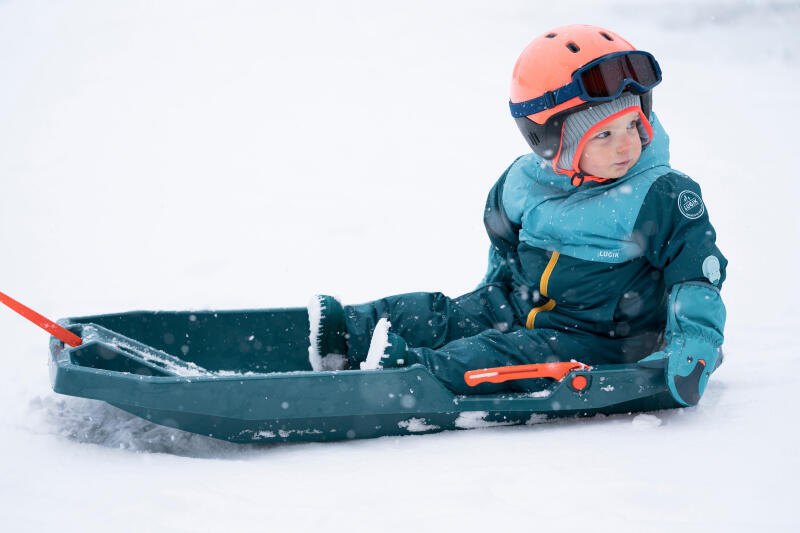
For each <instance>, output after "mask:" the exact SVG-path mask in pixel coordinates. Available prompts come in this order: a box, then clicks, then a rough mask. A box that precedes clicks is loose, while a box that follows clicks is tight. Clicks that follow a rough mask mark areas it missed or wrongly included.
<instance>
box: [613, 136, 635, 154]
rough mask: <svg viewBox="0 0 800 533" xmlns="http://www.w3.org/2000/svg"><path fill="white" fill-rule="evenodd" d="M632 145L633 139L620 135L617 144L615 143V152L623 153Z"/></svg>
mask: <svg viewBox="0 0 800 533" xmlns="http://www.w3.org/2000/svg"><path fill="white" fill-rule="evenodd" d="M632 145H633V139H631V137H630V135H622V136H620V138H619V142H618V143H617V152H624V151H625V150H629V149H630V147H631V146H632Z"/></svg>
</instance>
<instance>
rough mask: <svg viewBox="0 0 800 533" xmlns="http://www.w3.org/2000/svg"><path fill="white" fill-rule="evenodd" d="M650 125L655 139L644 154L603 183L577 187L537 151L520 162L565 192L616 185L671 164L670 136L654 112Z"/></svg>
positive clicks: (538, 176)
mask: <svg viewBox="0 0 800 533" xmlns="http://www.w3.org/2000/svg"><path fill="white" fill-rule="evenodd" d="M650 125H651V126H652V127H653V139H652V140H651V141H650V142H649V143H648V144H647V145H645V146H643V147H642V155H640V156H639V160H638V161H637V162H636V164H635V165H633V166H632V167H631V168H630V169H629V170H628V172H627V173H626V174H625V175H624V176H622V177H620V178H617V179H615V180H611V181H607V182H602V183H598V182H587V183H584V184H582V185H580V186H578V187H575V186H574V185H572V183H570V179H569V177H567V176H565V175H564V174H556V173H555V172H554V171H553V165H552V162H551V161H549V160H544V159H542V158H541V157H540V156H538V155H537V154H535V153H530V154H528V155H526V156H523V157H522V161H520V163H523V165H524V166H526V167H529V168H535V169H536V170H537V171H538V172H534V176H535V178H534V179H535V181H537V182H538V183H542V184H546V185H547V187H548V188H549V189H552V188H556V189H559V190H561V191H563V192H566V193H570V192H577V191H584V190H586V189H590V188H599V187H603V188H608V187H614V186H616V185H618V184H620V183H623V182H625V181H628V180H629V179H631V178H633V177H635V176H636V175H638V174H641V173H642V172H644V171H646V170H649V169H651V168H654V167H658V166H667V167H668V166H669V136H668V135H667V132H666V131H665V130H664V127H663V126H662V125H661V121H659V120H658V117H657V116H656V114H655V113H654V112H651V113H650Z"/></svg>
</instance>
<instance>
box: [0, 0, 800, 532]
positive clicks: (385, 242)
mask: <svg viewBox="0 0 800 533" xmlns="http://www.w3.org/2000/svg"><path fill="white" fill-rule="evenodd" d="M573 22H585V23H594V24H598V25H602V26H607V27H609V28H611V29H613V30H615V31H617V32H619V33H621V34H622V35H624V36H625V37H626V38H627V39H629V40H630V41H631V42H633V43H634V44H635V45H636V46H638V47H640V48H644V49H647V50H650V51H652V52H654V53H655V54H656V56H657V57H658V59H659V61H660V63H661V65H662V67H663V70H664V72H665V79H664V83H662V85H661V86H659V87H658V88H657V89H656V91H655V97H654V105H655V109H656V110H657V112H658V113H659V117H660V118H661V120H662V122H663V123H664V125H665V127H666V128H667V130H668V132H669V133H670V134H671V139H672V161H673V166H675V167H676V168H678V169H679V170H682V171H684V172H686V173H688V174H690V175H691V176H693V177H694V178H695V179H697V180H698V181H699V182H700V183H701V185H702V187H703V191H704V195H705V199H706V203H707V205H708V208H709V211H710V213H711V217H712V221H713V222H714V224H715V226H716V228H717V231H718V234H719V240H718V242H719V245H720V247H721V248H722V250H723V251H724V253H725V254H726V255H727V257H728V259H729V260H730V266H729V270H728V281H727V283H726V285H725V288H724V291H723V295H724V298H725V301H726V304H727V307H728V316H729V318H728V326H727V342H726V363H725V365H724V366H723V367H722V368H721V369H720V370H719V371H718V373H717V374H715V376H714V378H713V380H712V381H711V383H710V385H709V388H708V390H707V392H706V395H705V397H704V398H703V400H702V402H701V404H700V405H699V406H698V407H695V408H690V409H685V410H680V411H672V412H658V413H654V414H640V415H633V416H615V417H610V418H608V417H596V418H594V419H590V420H573V421H564V422H557V423H549V424H542V425H536V426H524V427H501V428H493V429H483V430H474V431H459V432H451V433H441V434H435V435H426V436H409V437H402V438H382V439H377V440H370V441H350V442H341V443H334V444H299V445H277V446H265V445H258V446H257V445H252V446H251V445H234V444H228V443H224V442H220V441H215V440H212V439H208V438H203V437H199V436H195V435H190V434H186V433H182V432H179V431H175V430H169V429H165V428H161V427H157V426H153V425H151V424H148V423H146V422H144V421H142V420H140V419H137V418H135V417H132V416H130V415H127V414H125V413H123V412H120V411H118V410H116V409H114V408H111V407H109V406H107V405H105V404H102V403H99V402H94V401H89V400H82V399H77V398H71V397H63V396H58V395H55V394H54V393H52V391H51V390H50V385H49V380H48V372H47V366H46V359H47V337H46V335H45V334H44V333H43V332H41V331H40V330H38V329H37V328H35V327H34V326H32V325H30V324H28V323H26V322H24V321H23V320H22V319H20V318H19V317H17V316H16V315H14V314H13V313H11V312H10V311H7V310H3V309H0V339H2V342H3V349H2V350H1V351H0V353H2V361H3V377H4V379H3V385H2V386H1V387H0V405H2V409H0V515H1V516H2V520H3V526H2V527H3V529H4V530H5V531H42V530H45V529H53V530H58V531H137V532H140V531H159V530H163V531H227V530H231V531H233V530H244V529H248V530H254V531H271V530H278V531H280V530H287V529H288V530H291V531H305V530H309V529H310V528H312V527H314V528H316V529H317V530H324V531H361V530H374V531H378V530H381V531H383V530H389V531H406V530H409V531H450V530H456V529H458V530H461V531H486V530H489V529H490V528H492V529H494V530H497V531H502V530H518V531H519V530H522V531H577V530H590V531H637V532H638V531H752V530H756V529H758V530H762V529H766V530H771V531H790V530H797V528H798V527H799V526H800V518H798V515H797V514H796V511H795V507H794V506H795V499H796V494H797V491H796V484H797V479H798V477H799V476H800V460H799V459H798V457H799V454H798V451H797V450H798V447H800V438H799V437H800V430H798V429H797V425H798V415H797V410H796V408H795V404H796V397H797V395H796V391H795V389H794V387H795V386H797V383H798V379H797V376H798V375H800V355H798V350H797V348H798V342H797V340H796V339H797V334H798V327H797V324H798V323H799V322H798V319H800V312H798V309H797V305H796V303H797V300H798V298H800V290H799V289H800V287H799V286H798V281H797V274H796V271H797V262H798V259H800V252H798V251H797V249H796V247H797V245H798V243H800V238H799V237H800V216H798V210H797V202H798V198H800V186H799V185H798V179H797V177H796V176H795V174H796V171H795V168H794V167H795V164H794V161H795V158H796V157H797V155H796V154H797V153H798V151H797V147H796V144H797V139H796V135H795V134H796V129H797V128H796V123H797V121H798V118H800V116H799V115H798V112H797V97H796V94H797V87H798V86H799V85H800V76H798V73H799V72H800V5H798V2H796V1H748V2H744V1H737V2H721V1H712V0H702V1H697V0H693V1H689V0H686V1H681V2H665V1H661V2H659V1H656V2H641V1H639V2H630V1H618V2H612V1H598V0H585V1H577V2H544V1H541V2H540V1H537V2H533V1H522V0H517V1H508V2H476V1H463V0H460V1H448V2H427V1H406V2H391V3H390V2H370V1H368V0H347V1H341V2H324V1H322V0H320V1H311V0H306V1H297V2H257V1H252V2H249V1H233V2H227V1H222V0H219V1H216V2H211V1H188V0H186V1H180V2H179V1H171V2H149V1H148V2H146V1H129V2H127V1H126V2H107V1H100V0H97V1H87V0H74V1H69V2H67V1H34V0H32V1H23V0H6V1H0V187H2V188H1V189H0V246H2V253H3V258H2V261H0V290H2V291H4V292H6V293H8V294H10V295H11V296H14V297H17V298H19V299H21V300H22V301H24V302H26V303H28V304H29V305H31V306H32V307H34V308H36V309H37V310H40V311H41V312H43V313H45V314H47V315H49V316H53V317H63V316H75V315H83V314H94V313H103V312H117V311H124V310H131V309H185V308H195V309H207V308H213V309H225V308H255V307H280V306H299V305H304V304H305V302H306V301H307V299H308V296H309V295H310V294H312V293H314V292H318V291H324V292H329V293H333V294H337V295H339V296H340V297H341V298H342V299H343V300H344V301H345V302H357V301H363V300H367V299H372V298H375V297H378V296H381V295H385V294H391V293H398V292H404V291H410V290H442V291H444V292H446V293H448V294H450V295H457V294H461V293H463V292H466V291H468V290H470V288H472V287H473V286H474V285H475V284H476V283H477V281H478V280H479V279H480V277H481V276H482V274H483V271H484V267H485V264H484V263H485V257H486V249H487V245H488V241H487V239H486V237H485V235H484V230H483V226H482V221H481V217H482V210H483V202H484V200H485V196H486V193H487V191H488V189H489V188H490V186H491V185H492V184H493V183H494V181H495V179H496V178H497V177H498V176H499V174H500V173H501V172H502V171H503V169H504V168H505V167H506V165H507V164H508V163H510V162H511V161H512V160H513V158H514V157H516V156H517V155H519V154H521V153H523V152H525V151H526V145H525V144H524V141H523V139H522V137H521V136H520V135H519V133H518V131H517V129H516V127H515V126H514V123H513V121H512V120H511V118H510V117H509V116H508V108H507V105H506V101H507V86H508V81H509V77H510V72H511V68H512V66H513V63H514V61H515V59H516V57H517V55H518V53H519V52H520V51H521V50H522V48H523V47H524V46H525V44H527V42H528V41H529V40H530V39H531V38H533V37H534V36H536V35H538V34H539V33H541V32H543V31H545V30H547V29H549V28H550V27H553V26H557V25H561V24H567V23H573Z"/></svg>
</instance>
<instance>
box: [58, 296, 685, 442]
mask: <svg viewBox="0 0 800 533" xmlns="http://www.w3.org/2000/svg"><path fill="white" fill-rule="evenodd" d="M60 323H61V324H62V325H64V326H65V327H66V328H68V329H70V330H71V331H73V332H75V333H77V334H78V335H80V336H81V337H82V339H83V344H82V345H80V346H78V347H76V348H71V347H69V346H66V345H64V344H63V343H62V342H61V341H58V340H57V339H55V338H51V343H50V355H51V357H50V369H51V372H50V374H51V381H52V386H53V390H54V391H55V392H58V393H61V394H69V395H72V396H80V397H84V398H94V399H97V400H103V401H105V402H108V403H109V404H111V405H114V406H116V407H118V408H120V409H124V410H125V411H128V412H130V413H133V414H135V415H137V416H140V417H142V418H144V419H147V420H149V421H151V422H154V423H157V424H162V425H164V426H169V427H173V428H178V429H181V430H184V431H190V432H193V433H199V434H202V435H208V436H210V437H214V438H218V439H223V440H227V441H233V442H256V441H260V442H269V441H327V440H341V439H352V438H369V437H379V436H384V435H408V434H419V433H426V432H435V431H442V430H448V429H466V428H475V427H485V426H491V425H501V424H524V423H533V422H536V421H538V420H541V419H544V418H545V417H547V418H552V417H563V416H575V415H591V414H595V413H605V414H612V413H625V412H632V411H646V410H654V409H663V408H669V407H676V406H677V404H676V403H675V402H674V401H673V400H672V398H671V396H670V394H669V392H668V390H667V386H666V384H665V381H664V376H663V371H662V370H660V369H659V370H655V369H645V368H639V367H637V366H636V365H608V366H597V367H595V368H593V369H592V370H589V371H573V372H572V373H571V374H570V375H569V376H567V377H566V378H565V379H563V380H561V381H555V380H550V379H547V380H546V383H548V384H549V386H548V388H547V389H546V390H545V391H542V392H538V393H513V394H509V393H506V394H496V395H478V396H459V395H455V394H453V393H452V392H450V391H449V390H448V389H447V388H445V387H444V386H443V385H442V384H441V383H440V382H439V381H438V380H437V379H436V378H435V377H434V376H433V375H432V374H431V373H430V372H429V371H428V370H427V369H426V368H425V367H423V366H422V365H413V366H411V367H408V368H401V369H387V370H378V371H362V370H344V371H336V372H313V371H311V370H310V365H309V363H308V317H307V313H306V310H305V308H292V309H262V310H248V311H180V312H166V311H160V312H159V311H155V312H154V311H134V312H129V313H119V314H108V315H97V316H87V317H78V318H69V319H64V320H62V321H60ZM575 375H584V376H586V377H587V379H588V381H589V383H588V386H587V387H586V388H585V389H584V390H582V391H577V390H575V389H573V388H572V386H571V385H570V383H571V378H572V377H574V376H575ZM539 379H546V378H539Z"/></svg>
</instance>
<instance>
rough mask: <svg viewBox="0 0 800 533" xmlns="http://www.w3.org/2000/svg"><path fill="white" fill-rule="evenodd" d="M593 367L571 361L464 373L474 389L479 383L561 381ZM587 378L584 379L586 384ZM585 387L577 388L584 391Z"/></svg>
mask: <svg viewBox="0 0 800 533" xmlns="http://www.w3.org/2000/svg"><path fill="white" fill-rule="evenodd" d="M591 369H592V367H591V366H589V365H585V364H583V363H579V362H577V361H570V362H564V363H539V364H535V365H515V366H498V367H495V368H481V369H479V370H469V371H467V372H465V373H464V381H466V382H467V385H469V386H470V387H474V386H475V385H478V384H479V383H485V382H489V383H502V382H504V381H511V380H513V379H527V378H553V379H555V380H557V381H561V380H562V379H564V377H566V375H567V374H569V373H570V372H572V371H573V370H591ZM585 381H586V378H584V382H585ZM585 386H586V384H585V383H584V386H583V387H576V388H578V389H582V388H584V387H585Z"/></svg>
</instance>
